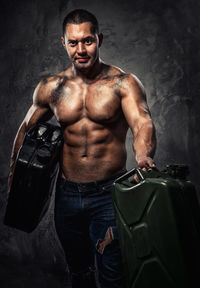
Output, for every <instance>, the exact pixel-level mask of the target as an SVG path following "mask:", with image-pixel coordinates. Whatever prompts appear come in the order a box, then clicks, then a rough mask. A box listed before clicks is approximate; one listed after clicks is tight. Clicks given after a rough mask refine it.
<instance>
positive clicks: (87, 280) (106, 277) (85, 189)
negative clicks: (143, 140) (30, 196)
mask: <svg viewBox="0 0 200 288" xmlns="http://www.w3.org/2000/svg"><path fill="white" fill-rule="evenodd" d="M124 172H125V171H124ZM124 172H121V173H118V174H116V175H114V176H112V177H110V178H108V179H106V180H99V181H95V182H87V183H75V182H71V181H68V180H65V179H63V178H59V179H58V181H57V188H56V198H55V227H56V231H57V234H58V238H59V240H60V242H61V245H62V247H63V249H64V252H65V256H66V260H67V263H68V267H69V270H70V273H71V275H72V276H71V279H72V287H73V288H76V287H77V288H83V287H87V288H90V287H91V288H95V287H97V286H96V284H95V280H94V276H92V273H93V274H94V272H93V271H95V257H94V256H95V254H96V263H97V268H98V278H99V283H100V286H101V288H115V287H116V288H119V287H120V288H121V287H122V261H121V253H120V247H119V241H118V235H117V228H116V223H115V213H114V207H113V203H112V196H111V186H112V183H113V182H114V180H115V179H117V178H118V177H119V176H121V175H122V174H124Z"/></svg>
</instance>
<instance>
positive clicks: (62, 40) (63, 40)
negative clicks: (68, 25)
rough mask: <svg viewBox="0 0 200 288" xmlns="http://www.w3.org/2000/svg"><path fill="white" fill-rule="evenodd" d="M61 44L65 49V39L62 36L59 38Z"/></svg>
mask: <svg viewBox="0 0 200 288" xmlns="http://www.w3.org/2000/svg"><path fill="white" fill-rule="evenodd" d="M61 42H62V45H63V47H64V48H66V47H65V38H64V37H63V36H62V37H61Z"/></svg>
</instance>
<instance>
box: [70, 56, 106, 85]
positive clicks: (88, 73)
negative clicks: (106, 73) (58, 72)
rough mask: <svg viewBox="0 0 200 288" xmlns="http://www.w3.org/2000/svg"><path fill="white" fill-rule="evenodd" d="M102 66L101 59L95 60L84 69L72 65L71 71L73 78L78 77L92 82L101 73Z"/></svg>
mask: <svg viewBox="0 0 200 288" xmlns="http://www.w3.org/2000/svg"><path fill="white" fill-rule="evenodd" d="M102 65H103V62H102V61H101V59H99V58H97V60H96V61H95V63H94V65H93V66H92V67H89V68H86V69H78V68H77V67H76V66H75V65H74V64H72V71H73V73H74V75H75V76H79V77H81V78H82V79H85V80H87V79H88V80H93V79H95V78H96V77H97V76H98V75H99V74H100V73H101V70H102Z"/></svg>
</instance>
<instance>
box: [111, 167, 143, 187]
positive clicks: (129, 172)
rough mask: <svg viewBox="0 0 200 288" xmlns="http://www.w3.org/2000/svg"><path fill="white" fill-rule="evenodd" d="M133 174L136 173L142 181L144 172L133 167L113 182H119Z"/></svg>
mask: <svg viewBox="0 0 200 288" xmlns="http://www.w3.org/2000/svg"><path fill="white" fill-rule="evenodd" d="M134 174H137V176H138V179H139V180H140V181H143V180H144V179H145V175H146V172H145V171H143V170H142V169H140V168H133V169H131V170H129V171H128V172H127V173H125V174H124V175H122V176H120V177H119V178H117V180H115V183H120V182H122V181H125V180H127V179H128V178H130V177H131V176H133V175H134Z"/></svg>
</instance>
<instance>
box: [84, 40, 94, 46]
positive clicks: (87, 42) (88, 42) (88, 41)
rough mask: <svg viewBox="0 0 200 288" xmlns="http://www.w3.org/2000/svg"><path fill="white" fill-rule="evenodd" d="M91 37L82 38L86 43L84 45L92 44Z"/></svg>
mask: <svg viewBox="0 0 200 288" xmlns="http://www.w3.org/2000/svg"><path fill="white" fill-rule="evenodd" d="M92 42H93V41H92V39H91V38H86V39H85V40H84V43H85V44H86V45H90V44H92Z"/></svg>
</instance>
